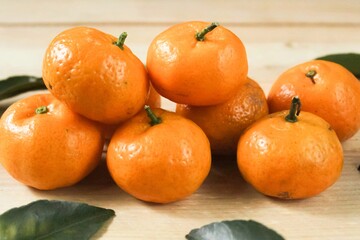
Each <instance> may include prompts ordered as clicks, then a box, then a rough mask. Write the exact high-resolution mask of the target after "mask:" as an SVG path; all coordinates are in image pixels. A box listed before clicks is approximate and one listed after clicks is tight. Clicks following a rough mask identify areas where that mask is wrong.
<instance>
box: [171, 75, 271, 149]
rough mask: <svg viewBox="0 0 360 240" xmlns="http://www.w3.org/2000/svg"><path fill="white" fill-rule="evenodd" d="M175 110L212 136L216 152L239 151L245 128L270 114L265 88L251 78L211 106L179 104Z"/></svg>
mask: <svg viewBox="0 0 360 240" xmlns="http://www.w3.org/2000/svg"><path fill="white" fill-rule="evenodd" d="M176 113H178V114H180V115H182V116H184V117H186V118H188V119H190V120H192V121H194V122H195V123H196V124H197V125H199V126H200V127H201V129H202V130H203V131H204V132H205V134H206V136H207V137H208V138H209V140H210V146H211V151H212V152H213V153H214V154H226V155H229V154H233V155H236V150H237V144H238V141H239V138H240V135H241V134H242V133H243V131H244V130H245V129H246V128H247V127H248V126H250V125H251V124H252V123H254V122H255V121H257V120H258V119H260V118H262V117H264V116H266V115H267V114H268V106H267V102H266V97H265V93H264V91H263V90H262V89H261V87H260V86H259V84H258V83H257V82H255V81H254V80H252V79H248V80H247V81H246V83H245V84H243V85H242V86H240V87H239V88H238V91H237V92H236V94H235V95H234V96H233V97H232V98H231V99H229V100H228V101H226V102H224V103H221V104H217V105H212V106H191V105H186V104H177V106H176Z"/></svg>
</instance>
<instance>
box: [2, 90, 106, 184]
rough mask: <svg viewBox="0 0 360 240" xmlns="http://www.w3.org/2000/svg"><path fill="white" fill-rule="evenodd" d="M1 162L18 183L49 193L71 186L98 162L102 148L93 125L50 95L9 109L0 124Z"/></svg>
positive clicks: (33, 98) (94, 124) (97, 132)
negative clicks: (52, 190) (51, 190)
mask: <svg viewBox="0 0 360 240" xmlns="http://www.w3.org/2000/svg"><path fill="white" fill-rule="evenodd" d="M0 135H1V138H0V161H1V164H2V165H3V166H4V168H5V169H6V170H7V171H8V172H9V173H10V174H11V175H12V176H13V177H14V178H15V179H16V180H18V181H20V182H22V183H23V184H26V185H28V186H31V187H34V188H37V189H41V190H50V189H56V188H61V187H67V186H71V185H73V184H75V183H77V182H79V181H80V180H82V179H83V178H84V177H85V176H86V175H88V174H89V173H90V172H91V171H92V170H93V169H94V168H95V167H96V166H97V164H98V163H99V161H100V159H101V154H102V149H103V145H104V140H103V136H102V134H101V130H100V128H99V127H98V125H97V124H96V123H94V122H93V121H90V120H88V119H87V118H85V117H83V116H81V115H79V114H76V113H74V112H72V111H71V110H70V109H69V108H68V107H67V106H66V105H65V104H63V103H62V102H60V101H59V100H57V99H56V98H55V97H53V96H52V95H50V94H38V95H33V96H30V97H27V98H24V99H22V100H19V101H18V102H16V103H14V104H12V105H11V106H10V107H9V108H8V109H7V110H6V111H5V112H4V114H3V115H2V117H1V120H0Z"/></svg>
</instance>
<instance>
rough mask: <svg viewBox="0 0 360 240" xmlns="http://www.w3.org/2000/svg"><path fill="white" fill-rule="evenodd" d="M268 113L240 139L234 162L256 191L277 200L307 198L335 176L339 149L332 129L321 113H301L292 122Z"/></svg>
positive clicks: (338, 170) (280, 114)
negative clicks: (317, 114)
mask: <svg viewBox="0 0 360 240" xmlns="http://www.w3.org/2000/svg"><path fill="white" fill-rule="evenodd" d="M288 112H289V111H281V112H277V113H273V114H270V115H268V116H267V117H265V118H263V119H261V120H259V121H257V122H256V123H254V124H253V125H252V126H251V127H250V128H249V129H248V130H247V131H246V132H245V133H244V134H243V135H242V136H241V138H240V141H239V144H238V153H237V162H238V167H239V169H240V172H241V173H242V175H243V177H244V179H245V180H246V181H247V182H249V183H250V184H251V185H252V186H253V187H254V188H255V189H257V190H258V191H259V192H261V193H263V194H265V195H268V196H273V197H277V198H282V199H301V198H308V197H312V196H314V195H317V194H319V193H321V192H323V191H324V190H325V189H327V188H328V187H330V186H331V185H332V184H334V183H335V181H336V180H337V179H338V178H339V176H340V174H341V170H342V166H343V152H342V146H341V143H340V141H339V140H338V138H337V136H336V134H335V132H334V130H332V128H331V127H330V125H329V124H328V123H327V122H326V121H324V120H323V119H322V118H320V117H318V116H316V115H314V114H312V113H307V112H303V111H302V112H301V113H300V115H299V117H298V122H296V123H290V122H287V121H285V119H284V117H285V116H286V115H287V114H288Z"/></svg>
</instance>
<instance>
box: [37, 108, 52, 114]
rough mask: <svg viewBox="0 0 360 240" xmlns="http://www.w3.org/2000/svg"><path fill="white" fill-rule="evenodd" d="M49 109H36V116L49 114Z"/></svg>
mask: <svg viewBox="0 0 360 240" xmlns="http://www.w3.org/2000/svg"><path fill="white" fill-rule="evenodd" d="M48 111H49V109H48V108H47V107H46V106H40V107H38V108H37V109H35V113H36V114H44V113H47V112H48Z"/></svg>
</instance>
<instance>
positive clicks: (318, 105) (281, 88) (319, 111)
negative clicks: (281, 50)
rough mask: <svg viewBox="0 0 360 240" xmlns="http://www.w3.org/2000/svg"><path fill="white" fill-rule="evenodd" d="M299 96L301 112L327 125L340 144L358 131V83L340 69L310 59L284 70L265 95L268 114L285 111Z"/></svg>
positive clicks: (349, 73) (328, 63) (359, 120)
mask: <svg viewBox="0 0 360 240" xmlns="http://www.w3.org/2000/svg"><path fill="white" fill-rule="evenodd" d="M295 95H297V96H299V98H300V99H301V101H302V109H303V110H304V111H307V112H311V113H314V114H316V115H318V116H320V117H322V118H323V119H325V120H326V121H327V122H329V123H330V125H331V127H332V128H333V129H334V130H335V132H336V133H337V136H338V137H339V139H340V141H345V140H347V139H349V138H351V137H352V136H353V135H354V134H355V133H356V132H357V131H358V130H359V128H360V82H359V80H357V78H356V77H355V76H354V75H353V74H352V73H351V72H349V71H348V70H347V69H346V68H344V67H343V66H341V65H339V64H337V63H333V62H329V61H323V60H312V61H309V62H305V63H302V64H299V65H296V66H294V67H292V68H290V69H289V70H287V71H285V72H284V73H283V74H281V75H280V76H279V78H278V79H277V80H276V81H275V82H274V84H273V86H272V87H271V90H270V92H269V95H268V105H269V110H270V112H277V111H280V110H285V109H287V108H288V106H289V104H290V102H291V99H292V97H294V96H295Z"/></svg>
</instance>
